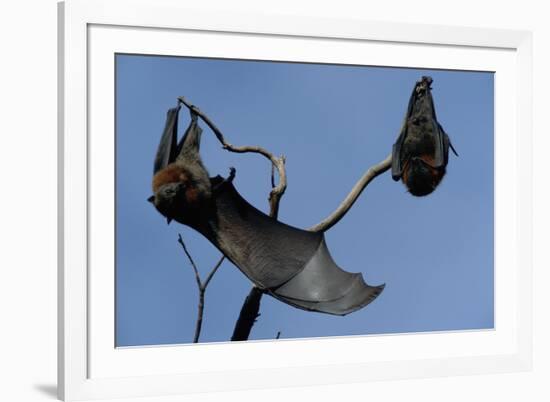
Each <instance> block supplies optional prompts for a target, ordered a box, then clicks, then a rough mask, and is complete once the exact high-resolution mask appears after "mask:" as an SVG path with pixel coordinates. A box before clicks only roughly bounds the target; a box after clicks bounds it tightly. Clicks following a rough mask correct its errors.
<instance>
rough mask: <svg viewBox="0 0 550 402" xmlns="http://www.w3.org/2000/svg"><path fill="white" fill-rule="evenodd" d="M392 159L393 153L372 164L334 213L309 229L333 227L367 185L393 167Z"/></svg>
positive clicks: (317, 229)
mask: <svg viewBox="0 0 550 402" xmlns="http://www.w3.org/2000/svg"><path fill="white" fill-rule="evenodd" d="M391 160H392V156H391V154H390V155H388V157H387V158H386V159H384V160H383V161H382V162H380V163H377V164H376V165H373V166H371V167H370V168H369V169H368V170H367V171H366V172H365V174H363V176H362V177H361V178H360V179H359V181H358V182H357V183H356V184H355V186H353V188H352V189H351V191H350V192H349V193H348V195H347V196H346V198H344V200H343V201H342V203H341V204H340V205H339V206H338V208H336V209H335V210H334V212H333V213H332V214H330V215H329V216H328V217H327V218H325V219H324V220H322V221H321V222H319V223H318V224H317V225H315V226H312V227H310V228H309V229H308V230H309V231H311V232H324V231H326V230H328V229H330V228H331V227H333V226H334V225H335V224H336V223H338V222H339V221H340V219H342V218H343V217H344V215H346V213H347V212H348V211H349V210H350V208H351V207H352V206H353V204H354V203H355V201H357V198H359V196H360V195H361V193H362V192H363V190H364V189H365V188H366V187H367V185H368V184H369V183H370V182H371V181H372V180H373V179H374V178H375V177H377V176H379V175H381V174H382V173H384V172H385V171H386V170H388V169H389V168H390V167H391Z"/></svg>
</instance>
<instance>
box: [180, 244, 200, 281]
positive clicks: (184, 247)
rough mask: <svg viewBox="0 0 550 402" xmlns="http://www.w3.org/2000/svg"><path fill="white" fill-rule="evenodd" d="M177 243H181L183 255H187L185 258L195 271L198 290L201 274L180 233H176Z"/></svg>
mask: <svg viewBox="0 0 550 402" xmlns="http://www.w3.org/2000/svg"><path fill="white" fill-rule="evenodd" d="M178 243H179V244H181V247H182V248H183V251H184V252H185V255H186V256H187V259H188V260H189V262H190V263H191V267H193V272H194V273H195V280H196V281H197V286H198V288H199V290H201V289H202V282H201V276H200V274H199V270H198V269H197V265H196V264H195V261H194V260H193V257H191V254H189V250H187V246H186V245H185V243H184V242H183V238H182V237H181V234H178Z"/></svg>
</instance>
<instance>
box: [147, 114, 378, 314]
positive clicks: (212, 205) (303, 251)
mask: <svg viewBox="0 0 550 402" xmlns="http://www.w3.org/2000/svg"><path fill="white" fill-rule="evenodd" d="M179 110H180V106H178V107H176V108H173V109H170V110H169V111H168V114H167V120H166V125H165V128H164V132H163V134H162V137H161V141H160V144H159V146H158V150H157V155H156V159H155V165H154V177H153V192H154V195H153V196H151V197H150V198H149V201H150V202H152V203H153V204H154V206H155V207H156V209H157V210H158V211H159V212H160V213H161V214H162V215H163V216H165V217H166V219H167V221H168V223H170V221H172V220H175V221H177V222H179V223H182V224H184V225H187V226H190V227H191V228H193V229H195V230H197V231H198V232H200V233H201V234H202V235H203V236H204V237H206V238H207V239H208V240H209V241H210V242H211V243H212V244H213V245H214V246H216V247H217V248H218V249H219V250H220V251H221V252H222V253H223V254H224V255H225V256H226V257H227V258H228V259H229V260H230V261H231V262H232V263H233V264H234V265H235V266H236V267H237V268H239V270H241V272H243V273H244V274H245V275H246V276H247V277H248V278H249V279H250V280H251V281H252V282H253V283H254V284H255V285H256V286H257V287H259V288H260V289H262V290H263V291H264V292H266V293H268V294H270V295H271V296H273V297H275V298H277V299H279V300H281V301H283V302H285V303H287V304H290V305H292V306H294V307H297V308H300V309H304V310H309V311H318V312H322V313H328V314H335V315H346V314H348V313H351V312H353V311H356V310H358V309H360V308H362V307H364V306H366V305H367V304H369V303H370V302H371V301H373V300H374V299H375V298H376V297H377V296H378V295H379V294H380V292H382V290H383V289H384V285H381V286H369V285H367V284H366V283H365V281H364V280H363V277H362V275H361V274H360V273H349V272H346V271H344V270H342V269H341V268H339V267H338V266H337V265H336V264H335V263H334V261H333V259H332V257H331V255H330V253H329V251H328V249H327V246H326V244H325V239H324V235H323V234H322V233H315V232H309V231H305V230H302V229H298V228H295V227H292V226H289V225H286V224H284V223H281V222H279V221H278V220H276V219H274V218H272V217H270V216H268V215H266V214H264V213H263V212H261V211H259V210H257V209H256V208H254V207H253V206H252V205H250V204H249V203H248V202H247V201H246V200H245V199H244V198H242V197H241V195H240V194H239V193H238V192H237V190H236V189H235V187H234V186H233V183H232V182H233V178H234V177H235V170H234V169H233V168H232V169H231V170H230V175H229V177H227V178H222V177H220V176H216V177H213V178H211V177H209V175H208V172H207V170H206V168H205V167H204V165H203V163H202V161H201V157H200V153H199V150H200V139H201V132H202V130H201V128H200V127H199V125H198V116H197V114H196V113H195V111H194V110H193V109H191V123H190V125H189V127H188V128H187V130H186V132H185V135H184V136H183V138H182V139H181V141H180V142H179V143H177V126H178V114H179Z"/></svg>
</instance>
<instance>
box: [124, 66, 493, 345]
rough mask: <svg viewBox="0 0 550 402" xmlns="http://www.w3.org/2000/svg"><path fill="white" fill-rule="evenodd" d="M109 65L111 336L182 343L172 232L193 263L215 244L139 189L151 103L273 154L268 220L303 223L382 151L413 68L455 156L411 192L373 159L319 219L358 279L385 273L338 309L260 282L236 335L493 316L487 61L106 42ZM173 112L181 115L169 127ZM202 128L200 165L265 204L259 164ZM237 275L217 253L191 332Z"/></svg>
mask: <svg viewBox="0 0 550 402" xmlns="http://www.w3.org/2000/svg"><path fill="white" fill-rule="evenodd" d="M116 70H117V71H116V108H117V109H116V118H117V122H116V133H117V134H116V135H117V137H116V179H117V187H116V242H117V243H116V289H115V290H116V344H117V346H133V345H151V344H172V343H189V342H191V341H192V338H193V333H194V326H195V320H196V310H197V288H196V283H195V280H194V276H193V272H192V269H191V267H190V266H189V263H188V261H187V260H186V258H185V256H184V254H183V252H182V250H181V248H180V246H179V244H178V243H177V236H178V233H181V234H182V236H183V237H184V239H185V241H186V243H187V245H188V248H189V249H190V251H191V253H192V255H193V256H194V258H195V261H196V262H197V265H198V266H199V269H200V270H201V273H202V275H203V277H204V276H206V274H207V273H208V271H209V270H210V269H211V267H212V266H213V265H214V264H215V262H216V261H217V259H218V258H219V256H220V255H219V252H217V251H216V250H215V249H214V247H213V246H212V245H211V244H210V243H208V242H207V241H206V240H205V239H204V238H202V237H201V236H200V235H199V234H197V233H196V232H194V231H193V230H192V229H190V228H188V227H186V226H182V225H180V224H178V223H175V222H174V223H172V224H171V225H170V226H167V225H166V222H165V219H163V218H162V217H161V215H160V214H159V213H158V212H157V211H156V210H155V209H154V208H153V207H152V206H151V204H149V203H148V202H147V201H146V199H147V197H149V196H150V195H151V177H152V170H153V159H154V155H155V151H156V147H157V145H158V141H159V138H160V134H161V131H162V128H163V125H164V119H165V115H166V111H167V109H168V108H170V107H173V106H174V105H175V104H176V98H177V97H178V96H185V97H186V98H187V99H189V100H190V101H191V102H193V103H194V104H195V105H197V106H198V107H199V108H200V109H201V110H203V111H204V112H205V113H206V114H208V116H209V117H210V118H211V119H212V120H213V121H214V122H215V123H216V125H217V126H218V127H219V128H220V129H221V130H222V132H223V133H224V134H225V136H226V137H227V139H228V141H229V142H231V143H233V144H235V145H244V144H247V145H261V146H263V147H266V148H268V149H269V150H271V151H272V152H274V153H276V154H284V155H286V157H287V173H288V176H289V177H288V189H287V192H286V193H285V195H284V197H283V200H282V203H281V209H280V213H279V219H280V220H281V221H283V222H285V223H288V224H290V225H293V226H296V227H301V228H307V227H309V226H312V225H313V224H316V223H318V222H319V221H320V220H322V219H323V218H325V217H326V216H327V215H328V214H330V213H331V212H332V211H333V210H334V208H335V207H336V206H337V205H338V204H339V203H340V202H341V200H342V199H343V197H344V196H345V195H346V194H347V193H348V192H349V190H350V189H351V187H352V186H353V185H354V184H355V182H356V181H357V180H358V179H359V177H360V176H361V175H362V174H363V173H364V172H365V170H366V169H368V167H369V166H371V165H372V164H374V163H377V162H379V161H381V160H382V159H384V158H385V157H386V156H387V155H388V154H389V152H390V151H391V146H392V144H393V143H394V142H395V140H396V138H397V135H398V134H399V128H400V125H401V123H402V120H403V116H404V113H405V110H406V107H407V102H408V98H409V96H410V93H411V90H412V88H413V86H414V83H415V82H416V80H418V79H419V78H420V77H421V76H422V75H430V76H431V77H432V78H433V79H434V82H433V85H432V87H433V91H432V93H433V96H434V101H435V106H436V112H437V116H438V119H439V122H440V123H441V124H442V126H443V127H444V128H445V130H446V131H447V133H448V134H449V136H450V137H451V140H452V142H453V144H454V146H455V148H456V150H457V151H458V153H459V155H460V157H458V158H457V157H455V156H454V155H451V156H450V161H449V165H448V170H447V175H446V177H445V178H444V180H443V182H442V183H441V185H440V186H439V187H438V189H437V190H436V191H435V192H434V193H432V194H431V195H429V196H428V197H423V198H415V197H413V196H411V195H410V194H408V193H407V192H406V190H405V188H404V186H403V185H402V184H401V183H400V182H399V183H396V182H394V181H393V180H392V179H391V175H390V173H389V172H386V173H385V174H384V175H382V176H379V177H378V178H377V179H376V180H374V181H373V182H372V183H371V184H370V185H369V186H368V187H367V189H366V190H365V191H364V192H363V194H362V195H361V197H360V198H359V200H358V201H357V203H356V204H355V206H354V207H353V208H352V210H351V211H350V212H349V213H348V214H347V215H346V216H345V218H344V219H343V220H342V221H340V223H338V224H337V225H336V226H335V227H333V228H332V229H331V230H329V231H328V232H327V233H326V239H327V244H328V247H329V249H330V251H331V254H332V256H333V257H334V260H335V261H336V262H337V264H338V265H339V266H341V267H342V268H343V269H345V270H347V271H350V272H362V273H363V276H364V277H365V279H366V281H367V282H368V283H369V284H371V285H378V284H381V283H386V288H385V290H384V292H383V293H382V294H381V295H380V296H379V297H378V299H377V300H375V301H374V302H373V303H372V304H370V305H369V306H367V307H366V308H364V309H362V310H359V311H358V312H355V313H352V314H350V315H348V316H345V317H336V316H330V315H326V314H320V313H312V312H305V311H302V310H298V309H295V308H293V307H290V306H288V305H286V304H283V303H281V302H279V301H277V300H275V299H273V298H271V297H269V296H266V297H264V298H263V299H262V307H261V310H260V312H261V316H260V318H259V319H258V321H257V323H256V325H255V326H254V328H253V330H252V334H251V337H250V339H273V338H274V337H275V336H276V334H277V332H278V331H281V338H297V337H316V336H337V335H362V334H384V333H403V332H417V331H440V330H463V329H481V328H492V327H493V325H494V304H493V298H494V289H493V280H494V274H493V201H494V194H493V173H494V171H493V162H494V159H493V157H494V155H493V131H494V126H493V115H494V112H493V95H494V86H493V74H492V73H489V72H464V71H446V70H420V69H402V68H387V67H357V66H336V65H319V64H298V63H274V62H254V61H238V60H214V59H200V58H196V59H194V58H176V57H156V56H155V57H152V56H139V55H118V56H117V63H116ZM188 116H189V115H188V113H187V112H185V111H183V113H181V116H180V131H181V133H182V132H183V130H184V129H185V127H186V126H187V124H188V121H189V120H188ZM202 126H203V128H204V134H203V142H202V149H201V152H202V155H203V160H204V162H205V164H206V166H207V168H208V169H209V172H210V175H211V176H214V175H216V174H221V175H224V176H225V175H227V172H228V168H229V167H230V166H234V167H235V168H236V169H237V176H236V179H235V182H234V184H235V186H236V188H237V189H238V190H239V192H240V193H241V194H242V195H243V196H244V197H245V198H246V199H247V200H248V201H249V202H251V203H252V204H253V205H255V206H256V207H257V208H259V209H261V210H263V211H264V212H267V211H268V202H267V195H268V193H269V190H270V180H269V177H270V169H271V168H270V165H269V164H268V162H267V161H266V160H265V159H264V158H262V157H260V156H258V155H254V154H232V153H228V152H226V151H224V150H222V149H221V147H220V145H219V143H218V142H217V140H216V139H215V137H214V135H213V134H212V132H211V131H210V130H209V129H208V128H207V127H206V125H205V124H202ZM181 133H180V134H181ZM250 286H251V284H250V282H249V281H248V280H247V279H246V277H245V276H244V275H243V274H242V273H241V272H240V271H239V270H238V269H237V268H236V267H234V266H233V265H232V264H231V263H228V262H225V263H224V264H223V265H222V267H221V268H220V269H219V271H218V273H217V274H216V275H215V277H214V278H213V280H212V282H211V283H210V286H209V287H208V289H207V291H206V305H205V313H204V321H203V329H202V334H201V342H214V341H216V342H218V341H227V340H228V339H229V338H230V337H231V333H232V330H233V327H234V324H235V320H236V318H237V316H238V314H239V310H240V308H241V305H242V302H243V300H244V298H245V296H246V295H247V294H248V291H249V290H250Z"/></svg>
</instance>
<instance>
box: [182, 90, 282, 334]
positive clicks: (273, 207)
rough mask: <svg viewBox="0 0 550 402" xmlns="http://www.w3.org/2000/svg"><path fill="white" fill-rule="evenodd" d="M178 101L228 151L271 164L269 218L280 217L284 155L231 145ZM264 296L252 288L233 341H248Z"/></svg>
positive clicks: (192, 107)
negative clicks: (254, 156)
mask: <svg viewBox="0 0 550 402" xmlns="http://www.w3.org/2000/svg"><path fill="white" fill-rule="evenodd" d="M178 101H179V102H180V103H181V104H183V105H185V106H186V107H187V108H189V110H191V111H193V112H194V113H195V114H196V115H197V116H199V117H200V118H201V119H202V120H203V121H204V122H205V123H206V125H207V126H208V127H210V129H211V130H212V131H213V132H214V135H215V136H216V138H217V139H218V141H219V142H220V143H221V144H222V147H223V148H224V149H226V150H227V151H230V152H235V153H256V154H260V155H262V156H263V157H265V158H266V159H268V160H269V161H270V162H271V192H270V193H269V199H268V200H269V216H271V217H273V218H277V216H278V215H279V204H280V202H281V198H282V196H283V194H284V193H285V190H286V186H287V176H286V169H285V162H286V159H285V157H284V155H281V156H279V157H277V156H275V155H274V154H273V153H271V152H269V151H268V150H267V149H265V148H262V147H259V146H254V145H244V146H235V145H232V144H230V143H229V142H227V141H226V139H225V136H224V135H223V133H222V132H221V131H220V129H219V128H218V127H217V126H216V125H215V124H214V123H213V122H212V120H210V118H209V117H208V116H207V115H206V114H204V113H203V112H202V111H201V110H200V109H199V108H197V107H196V106H195V105H193V104H192V103H190V102H188V101H187V100H186V99H185V98H184V97H179V98H178ZM275 169H276V170H277V173H278V175H279V183H278V184H275V173H274V172H275ZM262 295H263V290H261V289H259V288H257V287H256V286H252V289H251V290H250V292H249V294H248V296H247V297H246V299H245V301H244V303H243V306H242V308H241V312H240V314H239V318H238V319H237V322H236V323H235V328H234V330H233V335H232V336H231V340H232V341H244V340H247V339H248V336H249V335H250V331H251V330H252V326H253V325H254V323H255V322H256V319H257V318H258V316H259V313H258V312H259V310H260V301H261V298H262Z"/></svg>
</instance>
